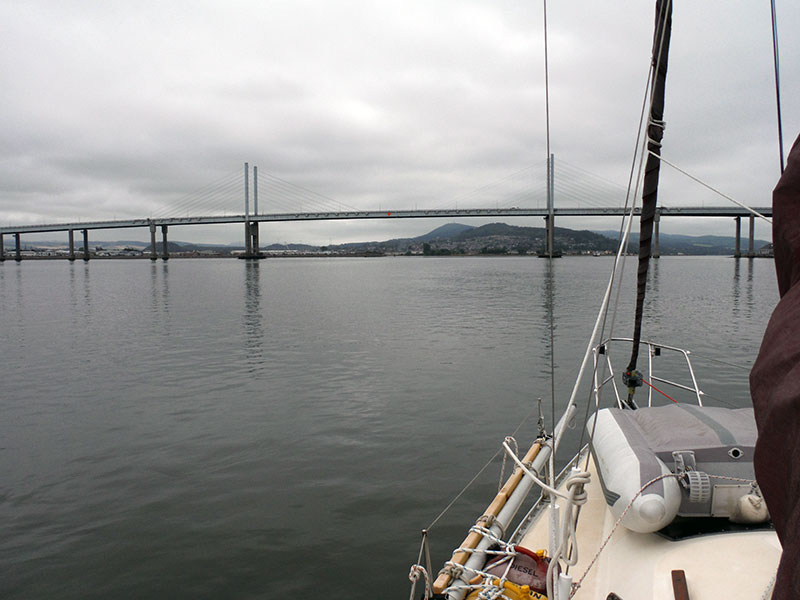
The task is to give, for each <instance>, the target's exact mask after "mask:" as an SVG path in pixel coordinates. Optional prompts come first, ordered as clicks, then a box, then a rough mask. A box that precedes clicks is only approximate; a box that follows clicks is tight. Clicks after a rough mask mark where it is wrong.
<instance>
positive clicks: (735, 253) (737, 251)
mask: <svg viewBox="0 0 800 600" xmlns="http://www.w3.org/2000/svg"><path fill="white" fill-rule="evenodd" d="M733 220H734V221H736V249H735V250H734V251H733V258H741V257H742V217H734V218H733Z"/></svg>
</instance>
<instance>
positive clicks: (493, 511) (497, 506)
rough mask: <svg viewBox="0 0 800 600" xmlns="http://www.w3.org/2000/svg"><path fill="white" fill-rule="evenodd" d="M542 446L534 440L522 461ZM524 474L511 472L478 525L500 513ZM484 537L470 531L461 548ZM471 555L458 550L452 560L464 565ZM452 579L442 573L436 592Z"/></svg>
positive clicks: (527, 460)
mask: <svg viewBox="0 0 800 600" xmlns="http://www.w3.org/2000/svg"><path fill="white" fill-rule="evenodd" d="M541 447H542V446H541V444H540V443H539V442H538V441H537V442H534V443H533V445H532V446H531V447H530V449H529V450H528V453H527V454H526V455H525V457H524V458H523V459H522V462H523V463H524V464H529V463H531V462H533V459H534V458H536V455H537V454H539V450H540V449H541ZM523 476H524V473H523V472H522V469H520V468H519V467H517V468H515V469H514V471H513V472H512V473H511V476H510V477H509V478H508V479H507V480H506V482H505V484H504V485H503V487H502V488H500V491H499V492H497V496H495V497H494V500H492V502H491V504H489V506H488V507H487V508H486V510H485V511H484V513H483V515H482V516H481V517H480V518H479V519H478V520H477V521H476V522H475V523H476V525H479V526H483V525H484V523H483V520H484V519H485V518H486V517H496V516H497V515H498V514H500V511H501V510H502V508H503V506H505V504H506V502H508V498H509V497H510V496H511V494H512V493H513V492H514V490H515V489H516V488H517V485H519V482H520V481H522V477H523ZM482 539H483V534H481V533H476V532H470V534H469V535H467V537H466V538H464V541H463V542H462V543H461V545H460V546H459V548H469V549H471V548H475V547H476V546H477V545H478V543H479V542H480V541H481V540H482ZM469 556H470V553H469V552H456V553H455V554H454V555H453V558H452V560H451V562H454V563H456V564H457V565H463V564H465V563H466V562H467V559H468V558H469ZM451 581H452V577H451V576H450V575H449V574H448V573H441V574H440V575H439V576H438V577H437V578H436V581H435V582H434V583H433V591H434V593H436V594H441V593H442V592H443V591H444V589H445V588H446V587H447V586H448V585H450V582H451Z"/></svg>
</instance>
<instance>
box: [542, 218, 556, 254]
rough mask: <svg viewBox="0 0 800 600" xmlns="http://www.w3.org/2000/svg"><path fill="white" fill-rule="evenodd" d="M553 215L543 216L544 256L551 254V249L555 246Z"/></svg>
mask: <svg viewBox="0 0 800 600" xmlns="http://www.w3.org/2000/svg"><path fill="white" fill-rule="evenodd" d="M555 220H556V219H555V216H552V217H551V216H550V215H547V216H546V217H545V218H544V228H545V238H544V239H545V244H544V251H545V255H546V256H553V250H554V248H555Z"/></svg>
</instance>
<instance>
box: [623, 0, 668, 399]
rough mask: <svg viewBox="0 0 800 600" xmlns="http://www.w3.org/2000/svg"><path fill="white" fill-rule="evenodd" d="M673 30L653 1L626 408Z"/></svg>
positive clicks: (634, 375)
mask: <svg viewBox="0 0 800 600" xmlns="http://www.w3.org/2000/svg"><path fill="white" fill-rule="evenodd" d="M671 29H672V0H656V24H655V32H654V34H653V58H652V64H651V69H652V72H653V87H652V91H651V95H650V118H649V120H648V124H647V151H648V153H647V162H646V163H645V172H644V182H643V185H642V213H641V219H640V222H639V268H638V271H637V285H636V315H635V319H634V328H633V348H632V350H631V358H630V362H629V363H628V368H627V369H626V370H625V371H626V372H625V373H624V374H623V382H624V383H625V384H626V385H627V386H628V404H629V405H630V406H631V407H632V408H633V406H634V405H633V393H634V390H635V388H636V387H639V386H641V385H642V380H641V374H640V373H639V372H638V371H636V362H637V360H638V358H639V342H640V340H641V337H642V312H643V309H644V297H645V292H646V289H647V269H648V267H649V264H650V255H651V243H652V238H653V222H654V220H655V215H656V204H657V198H658V176H659V172H660V169H661V140H662V138H663V137H664V94H665V90H666V84H667V59H668V57H669V41H670V31H671Z"/></svg>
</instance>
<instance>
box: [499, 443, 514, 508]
mask: <svg viewBox="0 0 800 600" xmlns="http://www.w3.org/2000/svg"><path fill="white" fill-rule="evenodd" d="M505 441H506V442H508V443H511V444H514V454H515V455H516V456H519V444H517V440H516V439H515V438H514V437H513V436H510V435H509V436H506V439H505ZM505 474H506V455H505V454H503V465H502V466H501V467H500V481H498V482H497V493H498V494H499V493H500V490H502V489H503V480H504V478H505Z"/></svg>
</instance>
